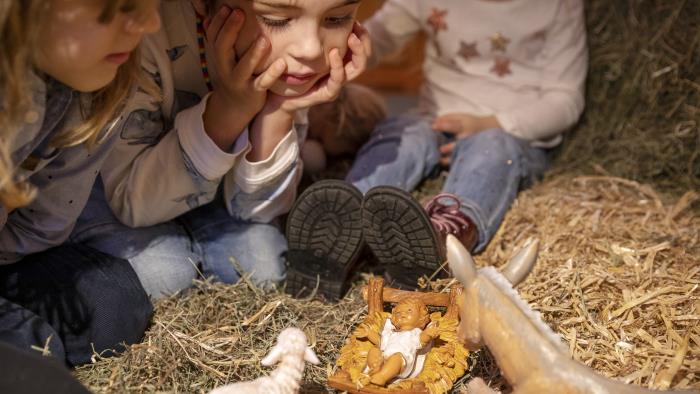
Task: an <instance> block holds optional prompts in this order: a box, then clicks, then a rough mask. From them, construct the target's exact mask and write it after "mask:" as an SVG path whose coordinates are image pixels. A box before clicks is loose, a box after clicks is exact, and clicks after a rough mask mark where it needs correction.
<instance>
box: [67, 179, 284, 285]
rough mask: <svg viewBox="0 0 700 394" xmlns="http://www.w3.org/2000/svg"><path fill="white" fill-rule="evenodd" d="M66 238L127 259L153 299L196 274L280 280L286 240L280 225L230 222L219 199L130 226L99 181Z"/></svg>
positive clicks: (268, 281) (223, 278)
mask: <svg viewBox="0 0 700 394" xmlns="http://www.w3.org/2000/svg"><path fill="white" fill-rule="evenodd" d="M71 240H72V241H73V242H81V243H85V244H88V245H90V246H92V247H94V248H96V249H98V250H100V251H103V252H104V253H107V254H110V255H113V256H117V257H121V258H124V259H127V260H129V262H130V263H131V265H132V267H133V268H134V271H136V274H137V275H138V277H139V279H140V280H141V284H142V285H143V287H144V288H145V289H146V292H147V293H148V294H149V295H150V296H151V297H152V298H154V299H158V298H162V297H164V296H167V295H170V294H172V293H175V292H177V291H180V290H183V289H186V288H188V287H190V286H191V285H192V280H193V279H195V278H197V277H198V276H199V274H200V273H201V275H202V276H204V277H206V278H209V277H213V278H214V279H215V280H219V281H222V282H224V283H235V282H237V281H238V280H239V279H240V275H241V274H250V275H251V280H252V281H253V282H254V283H256V284H258V285H261V286H267V285H270V284H273V283H277V282H280V281H282V280H283V279H284V253H285V252H286V251H287V241H286V239H285V238H284V235H283V234H282V232H281V230H280V229H279V227H278V226H277V225H275V224H264V223H253V222H247V221H243V220H238V219H235V218H232V217H231V216H230V215H229V214H228V211H227V210H226V207H225V206H224V203H223V201H222V200H221V199H217V200H215V201H214V202H212V203H209V204H207V205H204V206H201V207H199V208H196V209H194V210H192V211H190V212H187V213H185V214H183V215H181V216H180V217H178V218H176V219H174V220H171V221H168V222H165V223H161V224H157V225H154V226H148V227H140V228H132V227H128V226H126V225H124V224H122V223H120V222H119V221H118V219H117V218H116V217H115V216H114V214H113V213H112V211H111V209H110V208H109V206H108V205H107V203H106V201H105V198H104V192H103V190H102V185H101V183H100V182H98V183H97V184H96V185H95V188H94V189H93V193H92V195H91V196H90V200H89V201H88V204H87V206H86V207H85V210H84V211H83V213H82V215H81V218H80V219H79V220H78V223H77V225H76V228H75V230H74V231H73V234H72V235H71ZM232 260H235V261H237V262H238V263H239V264H240V266H239V267H236V266H234V264H233V263H232ZM239 269H241V270H242V271H243V272H239Z"/></svg>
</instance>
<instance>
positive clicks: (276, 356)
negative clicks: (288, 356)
mask: <svg viewBox="0 0 700 394" xmlns="http://www.w3.org/2000/svg"><path fill="white" fill-rule="evenodd" d="M281 355H282V348H281V347H280V345H279V344H276V345H275V346H274V347H273V348H272V349H271V350H270V353H268V354H267V356H265V358H263V359H262V360H260V364H262V365H264V366H266V367H269V366H271V365H274V364H276V363H277V362H278V361H279V360H280V356H281Z"/></svg>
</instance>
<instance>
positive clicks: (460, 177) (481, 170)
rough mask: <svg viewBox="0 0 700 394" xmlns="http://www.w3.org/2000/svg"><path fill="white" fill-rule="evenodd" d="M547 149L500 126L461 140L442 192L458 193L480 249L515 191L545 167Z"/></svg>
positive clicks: (495, 227) (493, 230)
mask: <svg viewBox="0 0 700 394" xmlns="http://www.w3.org/2000/svg"><path fill="white" fill-rule="evenodd" d="M547 165H548V159H547V153H546V150H544V149H542V148H534V147H532V146H531V145H530V143H529V142H527V141H525V140H522V139H519V138H517V137H514V136H512V135H510V134H508V133H506V132H505V131H503V130H500V129H490V130H485V131H482V132H480V133H477V134H475V135H473V136H471V137H469V138H465V139H462V140H460V141H459V142H458V143H457V146H456V147H455V151H454V153H453V156H452V164H451V166H450V171H449V175H448V177H447V180H446V182H445V186H444V187H443V191H445V192H448V193H452V194H455V195H457V196H458V197H459V198H460V200H461V203H462V209H463V212H464V213H465V214H467V216H469V217H470V218H471V219H472V220H473V221H474V224H475V225H476V227H477V229H478V231H479V240H478V242H477V246H476V249H475V251H481V250H483V249H484V248H485V247H486V245H487V244H488V242H489V241H490V240H491V238H492V237H493V236H494V234H495V233H496V231H497V230H498V227H499V226H500V224H501V222H502V221H503V217H504V216H505V214H506V212H507V211H508V208H510V205H511V204H512V203H513V201H514V200H515V198H516V197H517V195H518V192H519V191H520V190H522V189H524V188H526V187H529V186H530V185H531V184H532V183H533V182H534V181H535V180H536V179H538V178H539V177H541V176H542V174H543V173H544V171H545V170H546V169H547Z"/></svg>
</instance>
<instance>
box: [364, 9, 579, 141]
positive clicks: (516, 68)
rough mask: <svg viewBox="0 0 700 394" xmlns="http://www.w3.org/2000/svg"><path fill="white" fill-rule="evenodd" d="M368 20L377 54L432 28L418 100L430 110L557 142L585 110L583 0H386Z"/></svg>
mask: <svg viewBox="0 0 700 394" xmlns="http://www.w3.org/2000/svg"><path fill="white" fill-rule="evenodd" d="M365 26H366V27H367V29H368V30H369V32H370V36H371V37H372V40H373V43H374V52H373V54H372V59H371V62H376V61H378V60H380V59H381V58H382V57H384V56H386V55H388V54H389V53H392V52H394V51H395V50H397V49H399V48H400V47H402V46H403V45H404V44H405V43H406V42H407V41H409V40H410V39H411V38H413V37H414V36H415V35H416V34H418V33H419V32H421V31H423V32H425V33H426V34H427V37H428V39H427V42H426V45H427V48H426V58H425V62H424V64H423V72H424V75H425V82H424V84H423V87H422V90H421V97H420V109H421V111H422V112H424V113H426V114H428V115H430V116H439V115H444V114H448V113H455V112H459V113H468V114H472V115H476V116H490V115H493V116H495V117H496V118H497V119H498V121H499V123H500V124H501V125H502V126H503V128H504V130H505V131H506V132H508V133H510V134H512V135H514V136H516V137H520V138H523V139H526V140H529V141H532V143H533V145H536V146H545V147H551V146H555V145H557V144H559V143H560V142H561V139H562V133H563V132H565V131H566V130H567V129H569V128H570V127H571V126H572V125H574V123H576V121H577V120H578V118H579V116H580V115H581V112H582V111H583V108H584V83H585V79H586V71H587V66H588V52H587V47H586V31H585V20H584V12H583V0H387V2H386V4H385V5H384V6H383V8H382V9H381V10H379V11H378V12H377V13H376V14H375V15H374V16H372V18H370V20H368V21H367V22H366V24H365Z"/></svg>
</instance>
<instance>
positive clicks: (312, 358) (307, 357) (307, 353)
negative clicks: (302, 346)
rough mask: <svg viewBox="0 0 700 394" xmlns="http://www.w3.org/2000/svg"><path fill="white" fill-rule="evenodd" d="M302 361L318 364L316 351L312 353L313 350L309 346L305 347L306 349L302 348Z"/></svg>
mask: <svg viewBox="0 0 700 394" xmlns="http://www.w3.org/2000/svg"><path fill="white" fill-rule="evenodd" d="M304 361H306V362H309V363H311V364H314V365H317V364H320V363H321V361H320V360H319V359H318V357H316V353H314V351H313V350H311V348H310V347H308V346H307V347H306V350H304Z"/></svg>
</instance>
